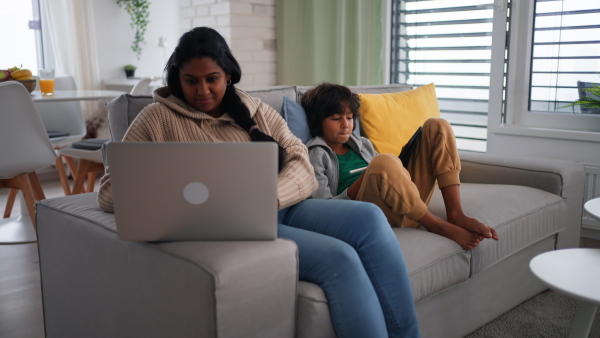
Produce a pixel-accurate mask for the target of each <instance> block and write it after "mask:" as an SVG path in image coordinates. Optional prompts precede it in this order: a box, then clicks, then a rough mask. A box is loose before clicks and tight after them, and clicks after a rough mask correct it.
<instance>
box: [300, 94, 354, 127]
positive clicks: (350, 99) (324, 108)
mask: <svg viewBox="0 0 600 338" xmlns="http://www.w3.org/2000/svg"><path fill="white" fill-rule="evenodd" d="M300 104H301V105H302V107H303V108H304V111H305V112H306V117H307V119H308V129H310V134H311V135H312V136H313V137H315V136H323V120H325V119H326V118H328V117H329V116H332V115H335V114H342V115H343V114H345V113H346V107H348V108H350V112H352V117H353V118H354V126H353V127H352V130H354V128H356V119H357V118H358V116H359V115H360V114H359V113H358V107H360V99H359V97H358V95H356V94H354V93H353V92H352V91H351V90H350V88H348V87H346V86H342V85H337V84H332V83H326V82H325V83H323V84H320V85H318V86H316V87H314V88H312V89H310V90H308V91H307V92H306V93H304V95H302V98H301V99H300Z"/></svg>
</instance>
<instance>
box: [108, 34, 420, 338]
mask: <svg viewBox="0 0 600 338" xmlns="http://www.w3.org/2000/svg"><path fill="white" fill-rule="evenodd" d="M166 71H167V87H163V88H159V89H157V90H156V91H154V100H155V103H153V104H151V105H149V106H147V107H145V108H144V109H143V110H142V111H141V112H140V114H139V115H138V116H137V117H136V119H135V120H134V121H133V123H132V124H131V126H130V127H129V129H128V131H127V133H126V135H125V137H124V141H137V142H140V141H147V142H164V141H179V142H249V141H274V142H276V143H277V144H278V145H279V148H280V165H279V176H278V204H279V209H280V212H279V224H278V236H279V237H283V238H287V239H290V240H293V241H294V242H296V244H297V246H298V252H299V253H298V256H299V272H300V279H301V280H304V281H309V282H313V283H316V284H318V285H320V286H321V287H322V288H323V290H324V291H325V293H326V295H327V298H328V301H329V307H330V311H331V316H332V320H333V324H334V328H335V330H336V333H337V335H338V336H339V337H387V336H388V335H389V336H390V337H417V336H419V333H418V326H417V320H416V315H415V310H414V305H413V298H412V293H411V289H410V281H409V279H408V275H407V272H406V266H405V263H404V260H403V257H402V253H401V252H400V248H399V245H398V242H397V241H396V239H395V236H394V234H393V233H392V232H391V230H390V228H389V225H387V221H386V219H385V216H384V215H383V214H382V213H381V211H380V210H379V209H377V207H375V206H371V205H369V204H367V203H359V202H352V201H322V200H306V201H305V199H306V198H307V197H309V196H310V194H311V193H312V192H313V191H314V190H315V189H316V184H317V183H316V180H315V177H314V173H313V169H312V166H311V165H310V162H309V160H308V151H307V149H306V147H305V146H304V145H303V144H302V142H301V141H300V140H299V139H298V138H296V137H295V136H293V134H292V133H291V132H290V130H289V129H288V127H287V124H286V123H285V121H284V120H283V119H282V118H281V116H280V115H279V114H278V113H277V112H276V111H275V110H274V109H273V108H271V107H269V106H268V105H266V104H264V103H261V102H260V100H258V99H256V98H253V97H250V96H249V95H248V94H247V93H245V92H243V91H241V90H238V89H236V88H235V86H234V85H235V84H236V83H238V82H239V81H240V79H241V69H240V67H239V65H238V63H237V61H236V60H235V58H234V57H233V55H232V53H231V51H230V49H229V47H228V46H227V43H226V42H225V40H224V39H223V37H222V36H221V35H219V33H217V32H216V31H215V30H213V29H210V28H206V27H198V28H194V29H193V30H191V31H189V32H187V33H185V34H184V35H183V36H182V37H181V39H180V40H179V43H178V45H177V47H176V48H175V51H174V52H173V54H172V55H171V57H170V59H169V61H168V63H167V66H166ZM98 203H99V205H100V207H101V208H102V209H103V210H105V211H109V212H112V210H113V209H112V193H111V186H110V176H109V168H107V169H106V174H105V176H104V177H103V178H102V179H101V187H100V192H99V194H98Z"/></svg>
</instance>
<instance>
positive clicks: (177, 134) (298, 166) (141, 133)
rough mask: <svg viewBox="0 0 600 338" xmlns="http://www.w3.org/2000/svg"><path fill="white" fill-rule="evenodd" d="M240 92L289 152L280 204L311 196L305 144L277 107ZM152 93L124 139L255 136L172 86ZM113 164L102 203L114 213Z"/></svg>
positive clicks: (310, 171) (240, 139) (256, 118)
mask: <svg viewBox="0 0 600 338" xmlns="http://www.w3.org/2000/svg"><path fill="white" fill-rule="evenodd" d="M237 93H238V95H239V96H240V97H241V99H242V102H243V103H244V104H245V105H246V107H248V109H249V110H250V115H251V116H252V118H253V119H254V121H256V124H257V125H258V127H259V129H260V131H262V132H264V133H265V134H267V135H270V136H271V137H273V139H275V141H277V143H279V145H281V146H282V147H283V148H285V150H286V151H287V156H286V159H285V166H284V168H283V170H281V172H280V173H279V177H278V186H277V195H278V202H279V208H285V207H288V206H290V205H294V204H296V203H298V202H300V201H302V200H304V199H306V198H307V197H309V196H310V195H311V194H312V192H313V191H314V190H315V189H316V188H317V181H316V179H315V175H314V171H313V167H312V165H311V164H310V161H309V160H308V150H307V149H306V146H305V145H304V144H302V141H300V139H298V138H297V137H296V136H294V134H292V132H291V131H290V129H289V128H288V126H287V123H286V122H285V121H284V120H283V118H282V117H281V115H279V113H277V111H276V110H275V109H273V108H272V107H270V106H269V105H267V104H265V103H262V102H261V101H260V99H258V98H254V97H251V96H250V95H248V94H247V93H245V92H243V91H241V90H238V91H237ZM153 97H154V101H155V102H154V103H152V104H150V105H148V106H147V107H145V108H144V109H142V111H141V112H140V113H139V114H138V116H137V117H136V118H135V120H134V121H133V122H132V123H131V126H130V127H129V129H128V130H127V133H126V134H125V136H124V137H123V141H124V142H250V135H249V134H248V133H247V132H246V131H245V130H243V129H242V128H241V127H240V126H238V125H237V124H236V123H235V122H234V120H233V118H231V116H229V114H227V113H225V114H223V116H221V117H219V118H213V117H211V116H209V115H208V114H206V113H203V112H201V111H198V110H195V109H194V108H192V107H190V106H188V105H187V104H186V103H185V102H183V101H181V100H179V99H178V98H176V97H174V96H172V95H170V93H169V91H168V88H167V87H163V88H159V89H157V90H155V91H154V93H153ZM109 169H110V168H108V167H107V168H106V173H105V175H104V176H103V177H102V178H101V180H100V191H99V193H98V205H99V206H100V208H101V209H102V210H104V211H107V212H113V204H112V188H111V184H110V175H109ZM149 189H150V187H149Z"/></svg>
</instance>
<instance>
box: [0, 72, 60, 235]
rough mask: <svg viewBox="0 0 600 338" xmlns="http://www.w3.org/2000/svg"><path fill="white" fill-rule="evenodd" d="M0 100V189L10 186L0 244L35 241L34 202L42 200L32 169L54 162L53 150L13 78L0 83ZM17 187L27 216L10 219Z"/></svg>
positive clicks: (26, 96)
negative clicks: (0, 106)
mask: <svg viewBox="0 0 600 338" xmlns="http://www.w3.org/2000/svg"><path fill="white" fill-rule="evenodd" d="M0 102H2V109H0V158H1V159H2V160H1V161H0V188H9V189H10V192H9V201H7V208H6V210H5V213H4V218H3V219H2V220H0V243H27V242H31V241H35V205H34V204H35V202H36V201H39V200H42V199H45V195H44V191H43V190H42V187H41V185H40V182H39V180H38V177H37V175H36V173H35V172H36V170H39V169H43V168H46V167H49V166H51V165H52V164H54V163H55V160H56V153H55V152H54V149H53V146H52V144H51V143H50V140H49V139H48V135H47V133H46V129H45V128H44V125H43V123H42V119H41V118H40V115H39V114H38V112H37V110H36V108H35V106H34V104H33V101H32V100H31V96H30V95H29V92H28V91H27V90H26V89H25V87H23V85H21V84H20V83H18V82H16V81H7V82H2V83H0ZM19 190H20V191H21V192H22V194H23V198H24V201H25V205H23V206H22V208H21V209H22V210H23V211H26V212H27V213H28V214H29V217H24V214H23V213H22V214H21V215H20V216H17V217H13V218H10V214H11V210H12V203H14V200H15V198H16V195H17V192H18V191H19ZM11 196H12V199H11V198H10V197H11ZM11 200H12V201H11ZM9 203H10V207H8V204H9ZM25 215H26V214H25Z"/></svg>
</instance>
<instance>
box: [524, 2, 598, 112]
mask: <svg viewBox="0 0 600 338" xmlns="http://www.w3.org/2000/svg"><path fill="white" fill-rule="evenodd" d="M534 13H535V17H534V25H533V39H532V41H533V42H532V48H533V49H532V57H531V74H530V76H531V87H530V96H529V98H530V100H529V110H531V111H550V112H565V113H573V108H571V107H565V105H567V104H569V103H571V102H573V101H575V100H576V99H578V98H579V97H580V95H587V94H585V92H583V91H582V90H581V88H582V87H589V86H590V85H593V84H600V2H599V1H597V0H578V1H572V0H571V1H565V0H536V1H535V11H534ZM578 82H579V87H580V88H578ZM575 112H583V113H593V114H600V110H598V109H595V110H589V109H587V110H586V109H583V110H582V109H581V108H580V107H579V106H576V107H575Z"/></svg>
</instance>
